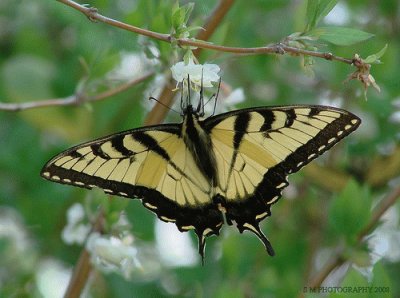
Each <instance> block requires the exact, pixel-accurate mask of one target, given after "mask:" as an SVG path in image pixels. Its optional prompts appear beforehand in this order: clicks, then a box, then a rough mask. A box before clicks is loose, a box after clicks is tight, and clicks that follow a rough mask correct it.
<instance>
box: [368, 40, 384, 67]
mask: <svg viewBox="0 0 400 298" xmlns="http://www.w3.org/2000/svg"><path fill="white" fill-rule="evenodd" d="M387 47H388V45H387V44H385V46H384V47H383V49H382V50H380V51H379V52H378V53H376V54H372V55H369V56H368V57H367V58H365V59H363V61H364V62H365V63H369V64H380V63H382V62H381V60H379V58H381V57H382V56H383V54H385V52H386V49H387Z"/></svg>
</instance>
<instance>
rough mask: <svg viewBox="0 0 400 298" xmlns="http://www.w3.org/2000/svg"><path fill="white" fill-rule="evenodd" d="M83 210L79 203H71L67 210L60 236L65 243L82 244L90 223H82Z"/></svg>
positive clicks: (83, 217)
mask: <svg viewBox="0 0 400 298" xmlns="http://www.w3.org/2000/svg"><path fill="white" fill-rule="evenodd" d="M84 219H85V210H84V209H83V206H82V205H81V204H79V203H76V204H74V205H72V206H71V207H70V208H69V209H68V211H67V225H66V226H65V227H64V229H63V231H62V233H61V238H62V239H63V241H64V242H65V243H67V244H73V243H77V244H82V243H83V242H84V241H85V239H86V237H87V236H88V234H89V232H90V229H91V228H90V225H89V224H85V223H84Z"/></svg>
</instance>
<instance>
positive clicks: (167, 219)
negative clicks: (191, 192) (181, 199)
mask: <svg viewBox="0 0 400 298" xmlns="http://www.w3.org/2000/svg"><path fill="white" fill-rule="evenodd" d="M160 219H162V220H163V221H166V222H176V220H175V219H172V218H169V217H166V216H163V215H161V216H160Z"/></svg>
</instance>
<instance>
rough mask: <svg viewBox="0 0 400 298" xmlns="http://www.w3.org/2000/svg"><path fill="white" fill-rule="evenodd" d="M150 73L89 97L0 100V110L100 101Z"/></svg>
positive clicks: (147, 76)
mask: <svg viewBox="0 0 400 298" xmlns="http://www.w3.org/2000/svg"><path fill="white" fill-rule="evenodd" d="M152 75H153V73H148V74H146V75H144V76H141V77H140V78H136V79H133V80H131V81H129V82H126V83H124V84H121V85H119V86H117V87H115V88H113V89H110V90H107V91H104V92H102V93H99V94H96V95H93V96H89V97H85V96H84V95H83V94H79V93H78V94H74V95H70V96H68V97H64V98H52V99H46V100H40V101H32V102H23V103H4V102H0V110H2V111H12V112H17V111H22V110H28V109H35V108H42V107H54V106H71V105H79V104H80V103H84V102H94V101H101V100H104V99H107V98H109V97H111V96H113V95H116V94H119V93H121V92H123V91H125V90H127V89H129V88H130V87H132V86H135V85H137V84H139V83H141V82H143V81H145V80H146V79H148V78H149V77H150V76H152Z"/></svg>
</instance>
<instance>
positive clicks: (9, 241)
mask: <svg viewBox="0 0 400 298" xmlns="http://www.w3.org/2000/svg"><path fill="white" fill-rule="evenodd" d="M174 3H175V1H155V0H150V1H148V0H136V1H134V0H129V1H128V0H118V1H105V0H93V1H86V2H85V4H89V5H91V6H94V7H96V8H98V9H99V12H100V13H101V14H103V15H105V16H108V17H110V18H114V19H117V20H120V21H122V22H125V23H128V24H133V25H135V26H138V27H141V28H147V29H149V30H153V31H157V32H161V33H169V32H170V31H171V11H172V6H173V4H174ZM180 3H181V4H184V3H186V2H185V1H181V2H180ZM215 5H216V2H215V1H201V2H197V1H196V3H195V7H194V11H193V13H192V16H191V19H190V22H191V24H193V25H197V26H202V25H203V24H204V22H205V20H206V18H207V16H209V15H210V14H211V13H212V11H213V8H214V7H215ZM306 5H307V2H306V1H284V0H280V1H279V0H276V1H236V2H235V3H234V5H233V6H232V8H231V9H230V11H229V13H228V14H227V16H226V17H225V19H224V20H223V22H222V23H221V24H220V25H219V26H218V29H217V31H216V32H215V34H214V35H213V37H212V38H211V41H212V42H214V43H215V44H220V45H226V46H237V47H259V46H265V45H267V44H270V43H275V42H278V41H280V40H282V39H283V38H285V37H286V36H288V35H290V34H292V33H293V32H298V31H302V30H304V28H305V7H306ZM399 20H400V4H399V2H398V1H396V0H387V1H365V0H363V1H358V0H356V1H339V4H338V5H337V6H336V7H335V8H334V9H333V10H332V12H331V13H330V14H329V15H328V16H327V17H326V18H325V19H324V20H322V22H321V25H323V26H327V25H337V26H345V27H350V28H355V29H359V30H363V31H366V32H369V33H372V34H374V35H375V36H374V37H373V38H371V39H369V40H367V41H365V42H363V43H358V44H355V45H351V46H335V45H332V44H329V43H325V42H323V41H318V42H316V44H315V46H316V47H317V48H318V50H319V51H322V52H332V53H334V54H335V55H338V56H342V57H346V58H352V57H353V55H354V54H356V53H357V54H359V55H360V56H361V57H366V56H368V55H371V54H374V53H376V52H378V51H379V50H380V49H382V48H383V47H384V46H385V44H388V49H387V51H386V53H385V55H384V56H383V57H382V58H381V60H382V62H383V64H381V65H374V66H373V67H372V70H371V73H372V75H373V76H374V78H375V79H376V81H377V83H378V84H379V86H380V88H381V92H380V93H378V92H377V91H376V90H374V89H372V88H371V89H369V90H368V94H367V97H368V99H367V100H366V99H365V98H364V96H363V86H362V85H361V84H360V83H359V82H356V81H351V82H349V83H346V84H343V81H344V80H345V79H346V78H347V76H348V75H349V74H350V73H352V72H353V71H354V70H355V69H353V68H352V67H351V66H349V65H346V64H343V63H339V62H332V61H325V60H322V59H314V61H313V65H312V69H313V71H314V75H311V74H310V68H309V67H308V68H307V69H305V68H304V66H303V64H302V62H303V60H302V59H301V57H291V56H289V55H284V56H275V55H252V56H234V55H231V54H226V53H218V52H214V51H207V50H204V51H203V52H202V55H201V57H200V62H201V63H204V62H206V61H207V62H210V63H216V64H218V65H219V66H220V67H221V69H222V73H221V75H222V79H223V81H224V82H225V83H226V84H227V85H228V86H229V88H232V89H237V88H241V89H242V90H243V92H244V96H245V100H244V101H242V102H240V103H239V104H238V105H237V106H236V107H237V108H242V107H251V106H259V105H282V104H321V103H322V104H328V105H337V106H341V107H343V108H345V109H348V110H350V111H352V112H354V113H355V114H357V115H358V116H360V117H361V118H362V121H363V123H362V125H361V127H360V128H359V130H358V131H357V132H355V133H354V134H352V135H351V136H350V137H348V138H347V139H346V140H345V141H344V142H342V143H341V144H339V145H338V146H336V147H335V148H333V149H332V150H331V152H329V153H328V154H326V155H324V157H322V158H319V159H318V161H315V162H314V163H312V164H311V165H308V166H307V167H306V168H304V169H303V170H301V171H300V172H299V173H297V174H294V175H292V176H291V177H290V179H289V180H290V182H291V185H290V186H289V187H288V189H287V190H286V191H285V192H284V195H283V198H282V199H281V200H280V201H279V203H278V204H276V205H274V206H273V207H272V213H273V215H272V217H270V218H267V219H266V220H264V221H263V223H262V225H261V226H262V229H263V231H265V233H266V234H267V236H268V237H269V239H270V241H271V242H272V244H273V246H274V248H275V251H276V253H277V254H276V256H275V257H273V258H272V257H269V256H268V255H267V254H266V252H265V250H264V248H263V246H262V245H261V243H259V241H258V240H257V239H256V237H254V236H253V235H250V233H244V234H243V235H240V234H239V233H237V229H236V228H235V227H228V226H225V227H224V228H223V231H222V235H221V236H220V237H218V238H216V237H211V238H209V239H208V241H207V249H206V262H205V265H204V266H201V264H200V262H199V260H198V259H196V261H195V262H193V263H192V264H191V265H190V264H189V265H187V266H181V265H179V262H178V263H176V262H175V263H174V262H173V261H172V262H170V263H168V262H166V261H165V256H163V254H164V253H165V252H163V250H162V249H161V250H157V248H159V247H160V246H159V245H155V243H157V241H156V239H157V237H158V236H157V233H160V232H157V231H163V229H158V228H157V229H155V222H156V221H158V219H156V217H155V216H154V215H153V214H151V213H150V212H148V210H146V209H145V208H143V206H142V205H141V204H140V202H139V201H135V200H132V201H128V200H126V199H121V198H115V199H112V200H111V201H112V202H111V203H110V204H111V205H112V204H117V205H118V204H125V205H126V206H123V207H124V208H125V214H126V216H127V220H129V222H130V223H131V228H130V232H131V233H132V235H134V237H135V241H137V242H134V243H142V244H140V245H138V247H139V248H138V249H139V250H142V253H143V254H144V255H145V254H146V250H148V251H154V254H149V258H156V259H154V260H153V261H155V262H156V263H157V264H159V267H157V269H154V268H146V264H147V263H146V262H145V261H144V262H143V264H142V268H141V269H140V270H141V271H142V272H141V273H140V272H139V273H135V274H134V275H133V277H130V278H124V277H123V276H122V275H121V274H118V272H111V273H104V272H103V273H102V272H101V270H100V269H99V271H97V273H95V274H93V275H92V277H91V279H90V281H89V285H88V287H87V288H86V290H85V291H86V294H85V295H86V297H174V296H179V297H230V298H231V297H294V296H297V295H300V294H302V293H303V288H304V287H307V286H308V283H307V282H308V280H309V279H310V276H312V275H313V274H314V273H316V272H318V270H319V269H320V268H321V266H322V265H323V264H324V263H325V262H326V260H327V259H328V257H329V256H330V255H332V254H333V253H334V252H335V251H336V249H337V248H338V247H340V248H344V250H345V252H346V253H345V256H346V258H347V259H348V261H349V262H346V263H345V265H343V266H342V267H341V268H340V269H339V270H337V271H335V274H333V275H331V276H330V277H329V278H328V280H327V281H326V284H325V285H328V286H350V287H358V286H374V287H382V288H383V289H389V292H388V291H385V290H384V293H373V294H367V293H361V294H357V295H356V296H355V297H385V295H386V297H399V296H400V286H399V283H398V278H397V276H399V274H400V263H399V262H400V253H399V247H400V232H399V203H396V204H395V205H394V206H393V208H392V209H391V210H390V212H388V213H387V214H386V215H385V222H384V224H383V225H382V226H380V227H379V228H378V229H379V230H378V231H376V232H375V233H374V234H373V236H371V237H368V240H371V239H373V240H374V241H375V242H373V241H370V242H368V243H369V244H367V242H365V243H364V245H362V246H361V247H360V246H358V245H356V240H355V239H356V237H357V234H358V233H359V231H360V230H361V229H362V227H364V226H365V224H366V223H367V222H368V221H369V220H370V213H371V212H370V211H371V208H372V206H375V205H376V203H377V202H379V200H381V199H382V198H384V197H385V196H386V195H388V194H389V193H390V192H391V191H393V189H394V188H396V187H398V185H399V181H400V180H399V178H398V177H399V174H400V147H399V137H400V129H399V123H400V80H399V76H398V71H399V69H400V63H399V59H400V58H399V57H400V55H399V53H400V38H399V34H400V21H399ZM151 49H153V51H151ZM154 49H157V51H158V54H157V56H158V59H155V58H154V57H151V55H152V54H153V55H154ZM157 51H156V52H157ZM175 51H176V49H171V46H170V45H169V44H167V43H162V42H158V41H156V40H152V39H148V38H143V37H141V36H138V35H136V34H133V33H130V32H126V31H123V30H120V29H117V28H113V27H111V26H108V25H105V24H102V23H94V22H90V21H89V20H88V19H87V18H86V17H85V16H84V15H82V14H81V13H79V12H77V11H76V10H73V9H72V8H70V7H67V6H66V5H63V4H61V3H59V2H56V1H39V0H33V1H11V0H2V1H1V2H0V102H1V103H18V102H29V101H39V100H44V99H51V98H64V97H67V96H70V95H73V94H74V93H75V92H80V91H83V92H85V93H86V94H88V95H93V94H97V93H99V92H102V91H105V90H108V89H110V88H114V87H115V86H118V85H119V84H121V83H124V82H126V80H127V79H130V78H131V77H132V76H134V75H136V76H138V75H140V74H143V73H144V71H145V70H147V67H148V68H150V69H153V70H154V73H156V74H157V77H156V75H154V76H153V77H151V78H149V79H148V80H146V81H145V82H144V83H142V84H139V85H137V86H135V87H133V88H130V89H129V90H127V91H125V92H123V93H120V94H118V95H116V96H113V97H110V98H108V99H107V100H104V101H99V102H95V103H84V104H81V105H77V106H68V107H46V108H38V109H32V110H26V111H19V112H8V111H1V110H0V255H1V257H0V296H1V297H58V296H59V295H62V292H61V293H60V288H63V287H65V286H66V284H67V282H68V274H69V273H70V270H71V269H72V268H73V266H74V265H75V264H76V261H77V259H78V257H79V254H80V251H81V249H82V246H81V245H76V244H75V245H68V244H66V243H65V242H63V240H62V237H61V234H62V231H63V229H64V227H65V226H66V224H67V217H66V212H67V210H68V208H70V207H71V206H72V205H73V204H74V203H77V202H78V203H82V204H84V205H85V204H87V203H85V202H88V201H89V202H91V203H93V202H99V201H100V202H101V204H109V201H110V199H109V198H108V197H107V196H105V195H103V194H100V193H97V192H95V193H94V194H90V195H88V191H86V190H81V189H77V188H73V187H68V186H63V185H57V184H55V183H50V182H48V181H45V180H43V179H42V178H41V177H40V176H39V172H40V170H41V167H42V166H43V165H44V164H45V162H47V161H48V160H49V159H50V158H51V157H52V156H53V155H54V154H56V153H59V152H61V151H62V150H65V149H66V148H69V147H71V146H72V145H75V144H77V143H80V142H83V141H86V140H90V139H93V138H97V137H101V136H104V135H107V134H110V133H113V132H117V131H121V130H125V129H129V128H134V127H138V126H141V125H142V124H143V120H144V118H145V116H146V114H147V113H148V111H149V110H150V105H152V103H151V102H150V101H148V100H147V98H148V96H149V95H150V94H151V95H156V94H157V88H160V86H162V84H161V83H160V77H162V75H163V73H164V72H167V71H169V67H170V66H171V65H172V64H173V63H174V62H176V61H174V60H173V57H174V53H176V52H175ZM149 53H150V54H149ZM146 54H147V56H146ZM146 57H147V58H146ZM149 58H152V60H148V59H149ZM154 60H157V61H158V62H156V63H155V62H154ZM143 61H145V62H143ZM130 72H132V76H131V77H130V76H129V75H130ZM229 88H228V89H229ZM225 92H226V90H225ZM223 96H224V95H223V94H222V97H223ZM178 120H179V119H178V118H177V117H176V116H174V115H171V116H169V117H168V118H167V121H178ZM88 196H89V198H88ZM90 196H93V197H95V199H93V198H91V197H90ZM121 201H123V203H121ZM115 202H117V203H115ZM118 202H119V203H118ZM88 208H89V209H90V207H88ZM118 208H122V207H120V206H118V207H116V209H118ZM94 209H95V208H94V207H92V210H94ZM118 210H119V209H118ZM163 225H168V226H171V227H172V229H175V227H174V226H173V225H172V224H163ZM179 235H181V237H186V236H187V235H188V234H187V233H185V234H179ZM179 237H180V236H175V237H172V236H171V237H170V241H177V245H178V242H179ZM167 239H168V238H167ZM189 239H190V240H191V242H189V243H190V244H191V245H189V246H186V248H185V249H184V250H183V252H182V254H181V255H179V253H178V254H177V256H176V258H178V259H179V258H187V255H188V251H189V255H190V254H192V253H193V251H194V253H195V250H196V248H195V246H196V245H197V244H196V239H195V237H194V235H190V238H189ZM368 247H369V249H370V250H372V252H371V253H370V254H368V250H367V248H368ZM172 250H173V248H172ZM371 260H372V263H370V264H369V261H371ZM354 264H357V265H358V267H356V268H355V267H354V266H353V265H354ZM149 266H151V265H149ZM360 268H361V269H360ZM146 270H150V271H151V270H153V271H152V272H153V273H154V274H151V275H150V277H149V276H147V277H144V276H146V274H145V273H146ZM371 270H372V272H373V274H371V273H370V272H371ZM368 272H369V273H368ZM46 274H47V275H46ZM43 280H44V282H43ZM44 285H45V286H44ZM54 285H55V286H56V287H55V289H54V288H52V286H54ZM61 285H63V286H61ZM57 288H58V289H57ZM49 293H50V294H49ZM90 295H91V296H90ZM306 295H307V296H308V297H314V296H318V294H306ZM342 295H344V294H343V293H341V294H333V293H330V294H328V296H329V297H341V296H342Z"/></svg>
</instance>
